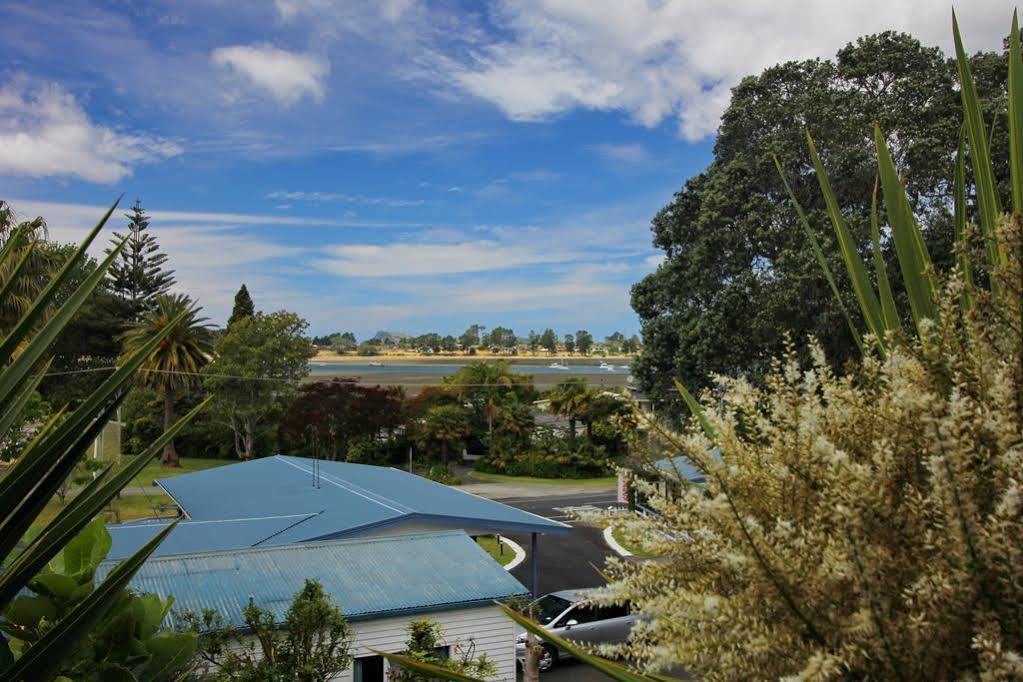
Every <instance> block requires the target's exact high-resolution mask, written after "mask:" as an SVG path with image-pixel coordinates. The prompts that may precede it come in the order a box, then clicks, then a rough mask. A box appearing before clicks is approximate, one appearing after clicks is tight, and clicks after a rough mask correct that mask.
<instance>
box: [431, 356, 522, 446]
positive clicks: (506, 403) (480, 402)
mask: <svg viewBox="0 0 1023 682" xmlns="http://www.w3.org/2000/svg"><path fill="white" fill-rule="evenodd" d="M444 384H445V386H446V387H450V388H451V391H452V393H453V394H454V395H455V396H457V398H458V402H459V403H460V404H462V405H467V406H468V407H469V411H470V417H471V421H472V429H473V432H474V433H475V434H476V435H477V436H482V435H483V434H484V433H492V432H493V427H494V420H495V419H499V418H500V415H501V413H502V412H503V411H506V410H513V409H514V406H516V405H522V404H528V403H530V402H532V400H534V399H535V397H536V390H535V389H534V388H533V378H532V377H531V376H530V375H528V374H518V373H515V372H512V371H511V365H510V364H509V363H508V361H506V360H496V361H476V362H470V363H469V364H467V365H465V366H463V367H460V368H459V369H458V371H456V372H455V373H454V374H452V375H450V376H447V377H444Z"/></svg>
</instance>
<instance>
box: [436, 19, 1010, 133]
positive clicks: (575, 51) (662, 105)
mask: <svg viewBox="0 0 1023 682" xmlns="http://www.w3.org/2000/svg"><path fill="white" fill-rule="evenodd" d="M492 7H493V10H492V11H491V12H490V14H489V16H488V19H489V20H490V22H491V23H492V24H493V25H495V26H496V27H497V29H498V30H496V31H495V30H491V31H488V32H486V34H485V35H475V36H474V38H473V40H472V41H471V45H470V48H469V49H462V47H463V46H459V47H458V49H456V50H450V49H447V48H444V47H438V48H436V52H437V53H436V54H435V55H434V56H433V62H432V68H433V70H434V73H435V75H438V76H439V77H440V78H441V79H443V80H445V81H446V82H448V83H450V84H452V85H454V86H455V87H456V88H458V89H460V90H462V91H465V92H468V93H470V94H472V95H474V96H477V97H480V98H483V99H485V100H488V101H490V102H492V103H493V104H495V105H496V106H497V107H499V108H500V109H501V110H502V111H503V112H504V113H505V114H506V115H507V116H508V117H510V118H512V119H514V120H524V121H532V120H540V119H545V118H547V117H550V116H553V115H556V114H560V113H563V112H566V111H569V110H572V109H576V108H583V109H594V110H601V111H614V110H621V111H624V112H627V113H628V114H629V115H630V116H631V117H632V118H633V119H634V120H635V121H637V122H638V123H640V124H642V125H644V126H654V125H657V124H659V123H660V122H662V121H664V120H665V119H669V118H673V119H674V120H675V121H676V125H677V127H678V131H679V134H680V135H681V136H682V137H684V138H686V139H689V140H697V139H700V138H702V137H705V136H707V135H709V134H711V133H712V132H713V131H714V130H715V129H716V127H717V124H718V119H719V117H720V114H721V112H722V111H723V110H724V109H725V107H726V106H727V104H728V100H729V96H730V88H731V87H732V86H733V85H735V84H736V83H737V82H738V81H739V79H740V78H742V77H743V76H745V75H747V74H753V73H758V72H759V71H761V70H762V69H764V68H765V67H767V66H769V65H771V64H775V63H778V62H782V61H786V60H790V59H800V58H808V57H831V56H833V55H834V53H835V52H836V51H837V50H838V49H839V48H841V47H842V46H843V45H844V44H846V43H847V42H850V41H852V40H854V39H855V38H856V37H858V36H860V35H864V34H868V33H874V32H878V31H883V30H887V29H894V30H901V31H908V32H910V33H912V34H913V35H915V36H917V37H919V38H920V39H921V40H922V41H923V42H924V43H925V44H937V45H941V46H942V47H944V48H946V50H947V49H948V48H949V46H950V43H951V28H950V23H951V13H950V6H949V4H948V3H947V2H938V1H937V0H900V1H899V2H894V3H893V2H890V1H889V0H863V1H861V2H858V3H849V2H847V1H846V0H819V1H818V2H813V3H808V2H805V0H777V1H776V2H771V3H766V2H750V0H719V1H718V2H706V1H704V0H663V1H654V0H497V1H496V2H495V3H494V4H493V5H492ZM1010 10H1011V7H1010V6H1009V5H1007V4H1005V3H1004V2H1001V1H999V0H974V1H973V2H972V3H970V5H969V7H968V8H965V9H964V10H963V12H962V17H961V19H962V20H963V30H964V33H965V36H966V40H967V43H968V45H969V46H971V47H972V49H980V48H984V49H997V48H998V46H999V45H1000V41H1001V37H1002V36H1003V35H1004V33H1005V31H1006V27H1007V25H1008V20H1009V18H1010V16H1011V11H1010ZM446 49H447V51H445V50H446Z"/></svg>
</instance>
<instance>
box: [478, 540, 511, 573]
mask: <svg viewBox="0 0 1023 682" xmlns="http://www.w3.org/2000/svg"><path fill="white" fill-rule="evenodd" d="M476 543H477V544H478V545H479V546H480V547H482V548H483V549H485V550H486V552H487V554H489V555H490V556H491V557H492V558H493V559H494V561H496V562H497V563H499V564H501V565H502V566H504V565H505V564H506V563H508V562H509V561H511V560H512V559H514V558H515V552H513V551H512V550H511V547H508V546H507V545H502V544H501V543H499V542H498V541H497V536H496V535H480V536H479V537H477V538H476ZM502 546H503V547H504V554H501V548H502Z"/></svg>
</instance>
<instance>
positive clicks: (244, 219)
mask: <svg viewBox="0 0 1023 682" xmlns="http://www.w3.org/2000/svg"><path fill="white" fill-rule="evenodd" d="M10 203H11V205H12V206H14V208H15V210H16V211H17V212H18V213H19V214H20V215H22V216H31V217H34V216H37V215H41V216H44V217H45V218H46V219H47V221H48V222H49V221H51V220H56V221H57V222H59V223H63V224H69V225H79V226H82V227H91V226H93V225H95V224H96V220H97V219H99V217H100V216H102V215H103V213H104V211H106V209H107V208H109V206H93V205H90V204H67V203H62V202H55V201H36V200H34V199H18V198H12V199H10ZM123 207H124V205H123V204H122V208H123ZM146 212H147V213H148V214H149V215H150V217H151V218H152V219H153V220H154V221H160V222H166V223H174V224H185V223H193V224H194V223H211V224H230V225H280V226H296V227H304V226H324V227H379V228H391V227H421V224H420V223H406V222H386V223H383V222H372V221H358V220H336V219H333V218H310V217H304V216H280V215H259V214H254V213H216V212H212V211H162V210H159V209H157V210H149V209H147V210H146Z"/></svg>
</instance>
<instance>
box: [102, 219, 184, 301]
mask: <svg viewBox="0 0 1023 682" xmlns="http://www.w3.org/2000/svg"><path fill="white" fill-rule="evenodd" d="M125 217H126V218H127V219H128V230H127V231H126V232H124V233H122V232H114V237H113V239H111V241H112V242H113V243H114V244H118V243H120V242H121V240H123V239H124V238H125V237H127V238H128V243H127V245H126V246H125V248H124V251H122V252H121V256H120V258H118V259H117V261H116V262H115V263H114V264H113V265H112V266H111V268H110V270H109V271H108V273H107V278H108V281H109V286H110V290H111V292H113V293H114V295H116V296H118V297H119V298H121V299H123V300H124V301H125V302H126V303H127V305H128V308H129V309H130V311H131V317H132V319H134V320H138V319H139V318H140V317H141V315H142V313H143V312H145V311H146V310H150V309H152V308H153V304H154V302H155V301H156V297H157V296H160V295H161V294H165V293H167V291H168V290H170V288H171V287H172V286H174V271H173V270H167V269H166V268H165V265H166V263H167V254H165V253H161V252H160V245H159V244H158V243H157V241H156V236H155V235H154V234H153V233H152V232H149V216H147V215H146V212H145V210H144V209H143V208H142V202H140V201H138V200H136V201H135V205H134V206H132V207H131V212H130V213H127V214H125ZM107 253H110V249H107Z"/></svg>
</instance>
